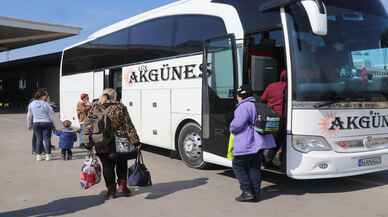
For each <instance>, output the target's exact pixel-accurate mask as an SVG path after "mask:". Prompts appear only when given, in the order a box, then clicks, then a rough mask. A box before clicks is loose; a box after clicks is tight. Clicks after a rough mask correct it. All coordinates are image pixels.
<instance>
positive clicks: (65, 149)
mask: <svg viewBox="0 0 388 217" xmlns="http://www.w3.org/2000/svg"><path fill="white" fill-rule="evenodd" d="M61 152H62V155H66V153H67V155H68V156H72V155H73V152H72V151H71V148H64V149H62V150H61Z"/></svg>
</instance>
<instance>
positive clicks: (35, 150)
mask: <svg viewBox="0 0 388 217" xmlns="http://www.w3.org/2000/svg"><path fill="white" fill-rule="evenodd" d="M31 142H32V153H37V144H38V143H37V142H36V136H35V133H32V141H31Z"/></svg>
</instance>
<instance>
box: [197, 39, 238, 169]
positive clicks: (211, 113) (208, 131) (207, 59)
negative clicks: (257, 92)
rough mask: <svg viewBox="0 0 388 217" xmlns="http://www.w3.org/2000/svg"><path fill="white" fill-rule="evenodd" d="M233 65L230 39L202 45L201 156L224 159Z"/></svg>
mask: <svg viewBox="0 0 388 217" xmlns="http://www.w3.org/2000/svg"><path fill="white" fill-rule="evenodd" d="M236 63H237V54H236V42H235V38H234V35H227V36H224V37H220V38H215V39H210V40H207V41H205V45H204V54H203V67H202V70H203V76H202V146H203V151H204V152H207V153H208V154H213V155H217V156H220V157H226V156H227V149H228V142H229V125H230V122H231V121H232V119H233V111H234V107H235V105H236V99H235V90H236V89H237V84H238V83H237V65H236ZM206 66H207V67H206ZM208 161H209V160H208ZM214 163H216V162H214Z"/></svg>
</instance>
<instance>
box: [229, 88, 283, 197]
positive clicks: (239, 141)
mask: <svg viewBox="0 0 388 217" xmlns="http://www.w3.org/2000/svg"><path fill="white" fill-rule="evenodd" d="M237 100H238V104H237V107H236V109H235V111H234V118H233V121H232V122H231V124H230V132H231V133H233V134H234V150H233V156H234V158H233V162H232V167H233V172H234V174H235V176H236V178H237V179H238V181H239V183H240V189H241V191H242V194H241V195H240V196H239V197H237V198H236V200H237V201H239V202H257V201H259V200H260V184H261V171H260V170H261V163H262V160H263V153H262V152H263V150H265V149H271V148H274V147H276V144H275V140H274V138H273V136H272V135H264V136H263V135H260V134H259V133H257V132H256V130H255V129H254V125H255V121H256V116H257V112H256V106H255V103H256V99H255V98H254V97H253V96H252V91H251V89H250V87H249V86H242V87H241V88H239V89H238V90H237Z"/></svg>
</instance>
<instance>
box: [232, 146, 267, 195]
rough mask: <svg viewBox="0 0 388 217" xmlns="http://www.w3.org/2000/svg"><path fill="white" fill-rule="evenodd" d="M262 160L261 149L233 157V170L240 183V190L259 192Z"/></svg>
mask: <svg viewBox="0 0 388 217" xmlns="http://www.w3.org/2000/svg"><path fill="white" fill-rule="evenodd" d="M262 160H263V153H262V151H260V152H259V153H257V154H250V155H243V156H235V157H234V159H233V162H232V167H233V172H234V175H235V176H236V178H237V179H238V181H239V183H240V189H241V191H243V192H251V193H256V194H260V186H261V163H262Z"/></svg>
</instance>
